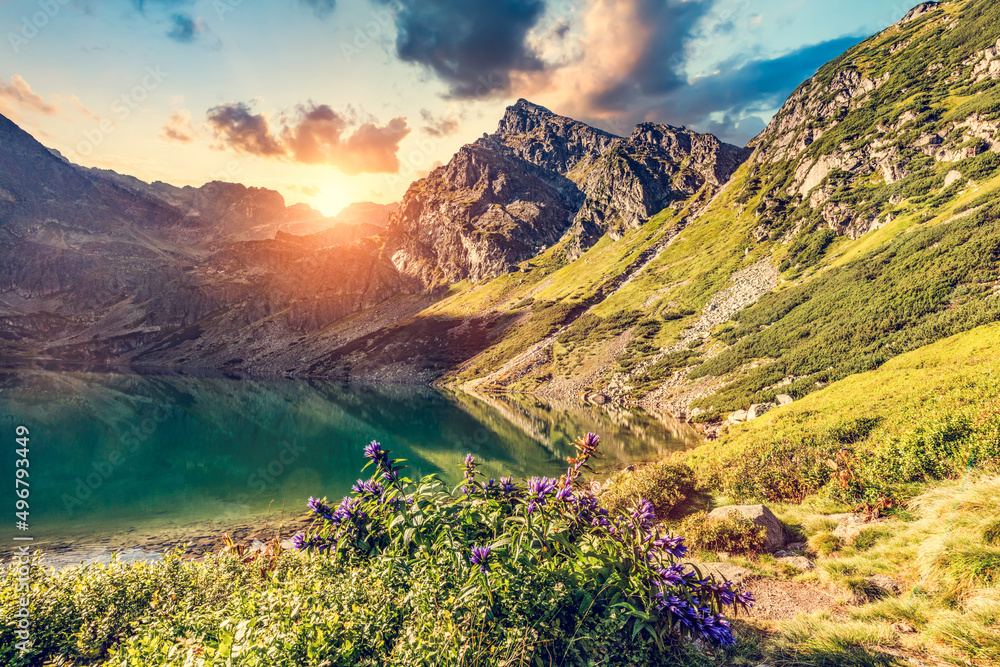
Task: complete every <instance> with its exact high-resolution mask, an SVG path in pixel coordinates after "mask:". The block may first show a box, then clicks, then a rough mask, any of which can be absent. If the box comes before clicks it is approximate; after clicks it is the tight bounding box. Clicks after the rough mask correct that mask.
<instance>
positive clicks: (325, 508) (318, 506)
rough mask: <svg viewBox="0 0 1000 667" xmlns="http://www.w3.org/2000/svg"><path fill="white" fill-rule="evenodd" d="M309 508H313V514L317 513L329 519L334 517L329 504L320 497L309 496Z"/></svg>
mask: <svg viewBox="0 0 1000 667" xmlns="http://www.w3.org/2000/svg"><path fill="white" fill-rule="evenodd" d="M308 504H309V509H310V510H312V512H313V514H317V515H319V516H321V517H323V518H324V519H326V520H327V521H329V520H330V519H332V518H333V514H332V512H331V510H330V507H329V505H327V504H326V503H324V502H323V501H322V500H320V499H319V498H309V503H308Z"/></svg>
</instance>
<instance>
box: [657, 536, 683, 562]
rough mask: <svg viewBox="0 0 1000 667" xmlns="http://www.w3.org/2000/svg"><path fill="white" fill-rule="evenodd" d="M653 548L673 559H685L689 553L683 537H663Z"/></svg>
mask: <svg viewBox="0 0 1000 667" xmlns="http://www.w3.org/2000/svg"><path fill="white" fill-rule="evenodd" d="M653 547H654V548H655V549H660V550H661V551H663V552H664V553H666V554H667V555H669V556H670V557H671V558H683V557H684V556H685V555H686V554H687V552H688V548H687V547H686V546H685V545H684V538H683V537H669V536H668V537H661V538H660V539H658V540H656V541H655V542H653Z"/></svg>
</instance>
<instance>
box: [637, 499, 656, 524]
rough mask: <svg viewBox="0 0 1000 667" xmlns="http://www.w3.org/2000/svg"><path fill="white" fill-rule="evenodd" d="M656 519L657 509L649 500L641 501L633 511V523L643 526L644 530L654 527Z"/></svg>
mask: <svg viewBox="0 0 1000 667" xmlns="http://www.w3.org/2000/svg"><path fill="white" fill-rule="evenodd" d="M655 520H656V511H655V509H654V508H653V503H651V502H649V501H648V500H645V499H643V500H641V501H639V507H638V508H636V510H635V511H634V512H632V521H633V525H634V526H637V527H639V528H641V529H642V530H649V529H650V528H652V527H653V522H654V521H655Z"/></svg>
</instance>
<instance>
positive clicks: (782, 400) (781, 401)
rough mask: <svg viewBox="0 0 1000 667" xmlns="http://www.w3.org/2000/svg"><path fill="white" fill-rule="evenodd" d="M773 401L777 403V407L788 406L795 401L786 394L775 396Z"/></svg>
mask: <svg viewBox="0 0 1000 667" xmlns="http://www.w3.org/2000/svg"><path fill="white" fill-rule="evenodd" d="M774 400H776V401H777V402H778V405H789V404H791V403H793V402H794V401H795V399H794V398H792V397H791V396H789V395H788V394H778V395H777V396H775V398H774Z"/></svg>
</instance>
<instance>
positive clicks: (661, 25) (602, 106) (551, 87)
mask: <svg viewBox="0 0 1000 667" xmlns="http://www.w3.org/2000/svg"><path fill="white" fill-rule="evenodd" d="M712 6H713V5H712V2H710V1H708V0H585V2H584V3H583V5H582V7H581V8H580V14H579V16H578V17H575V19H574V28H573V29H572V30H569V31H567V30H566V28H565V27H564V25H563V24H562V22H557V23H556V24H555V25H554V26H553V28H552V29H553V30H557V31H559V34H563V35H564V36H566V38H567V39H568V40H570V42H571V43H570V44H568V45H567V46H566V48H564V49H563V51H562V53H559V54H554V55H550V57H549V58H548V59H547V60H546V66H545V67H544V68H543V69H541V70H538V71H534V72H524V73H514V75H513V76H514V86H513V88H514V91H515V92H516V93H517V94H519V95H521V96H524V97H529V98H535V99H540V100H541V101H543V102H545V103H546V104H548V105H549V106H552V107H555V108H557V109H560V110H561V112H562V113H567V114H568V115H573V116H576V117H580V118H586V119H604V120H609V119H611V118H613V117H615V116H620V115H622V114H625V115H632V114H630V112H631V111H632V110H633V109H634V107H635V106H636V104H637V103H640V104H641V102H642V101H644V100H648V99H650V98H651V97H658V96H662V95H664V94H667V93H669V92H670V91H672V90H675V89H678V88H681V87H683V86H684V85H685V83H686V81H685V79H684V77H683V76H682V75H681V74H680V66H681V65H682V64H683V62H684V55H685V49H686V46H687V44H688V43H689V42H690V41H691V36H692V32H693V31H694V29H695V27H696V26H697V24H698V22H699V21H700V20H701V19H702V18H703V17H704V16H705V15H706V14H707V13H708V12H709V11H710V9H711V8H712ZM629 120H635V119H634V118H630V119H629ZM622 124H623V125H625V124H627V123H624V122H623V123H622ZM616 129H619V130H620V129H621V128H616Z"/></svg>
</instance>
